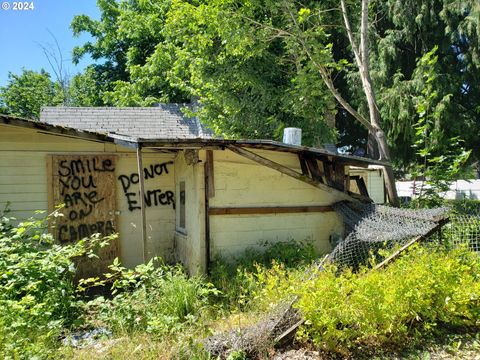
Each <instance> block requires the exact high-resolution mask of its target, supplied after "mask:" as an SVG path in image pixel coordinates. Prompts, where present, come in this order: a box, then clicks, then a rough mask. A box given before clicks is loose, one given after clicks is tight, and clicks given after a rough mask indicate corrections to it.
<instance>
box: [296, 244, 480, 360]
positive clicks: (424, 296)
mask: <svg viewBox="0 0 480 360" xmlns="http://www.w3.org/2000/svg"><path fill="white" fill-rule="evenodd" d="M479 277H480V258H479V257H478V255H477V254H475V253H472V252H469V251H467V250H465V249H462V248H460V249H455V250H451V251H449V250H447V249H446V248H440V247H439V246H424V247H416V248H415V249H414V250H411V251H410V252H409V253H408V254H407V255H404V256H402V257H401V258H399V259H397V260H396V261H395V262H394V263H392V264H390V265H389V266H388V267H387V268H386V269H383V270H373V271H371V270H367V269H366V268H365V269H363V270H361V271H360V272H359V273H353V272H351V271H345V272H343V273H341V274H340V275H338V274H337V269H335V267H333V266H330V267H327V268H326V269H325V271H324V272H322V273H319V274H318V275H317V276H315V277H313V278H312V279H311V280H308V281H304V282H303V283H302V284H301V285H300V286H299V287H298V289H297V290H294V291H293V293H295V294H297V295H298V296H299V301H298V303H297V306H298V309H299V310H300V311H301V312H302V314H303V315H304V317H305V319H306V321H305V325H304V326H303V328H302V330H301V333H300V337H301V338H303V339H305V340H307V339H309V340H311V341H313V343H314V344H315V345H316V346H318V347H320V348H321V349H324V350H326V351H329V352H339V353H344V354H347V353H350V352H351V351H354V349H356V348H358V347H367V348H368V347H370V348H375V347H377V346H381V347H383V348H388V347H389V346H397V347H401V346H402V344H404V343H406V342H407V340H415V339H420V338H421V337H423V336H425V335H427V334H430V333H432V332H433V331H434V330H435V329H436V328H437V327H438V326H439V325H440V324H447V325H449V326H479V325H480V323H479V319H480V282H479V280H480V279H479Z"/></svg>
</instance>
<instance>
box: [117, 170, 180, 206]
mask: <svg viewBox="0 0 480 360" xmlns="http://www.w3.org/2000/svg"><path fill="white" fill-rule="evenodd" d="M172 164H173V161H167V162H164V163H159V164H153V165H150V166H148V167H145V168H144V169H143V174H144V179H145V181H146V183H148V182H147V180H149V179H154V178H156V177H159V176H162V175H166V174H168V165H172ZM118 181H119V182H120V184H121V186H122V190H123V194H124V196H125V199H126V201H127V204H128V210H130V211H134V210H139V209H140V208H141V207H140V199H139V196H140V192H138V191H137V189H138V188H137V187H136V186H134V187H132V185H136V184H138V183H139V182H140V177H139V176H138V173H131V174H130V175H125V174H123V175H120V176H119V177H118ZM144 199H145V206H147V207H153V206H172V208H173V209H175V195H174V193H173V191H170V190H166V191H165V190H162V189H151V190H145V193H144Z"/></svg>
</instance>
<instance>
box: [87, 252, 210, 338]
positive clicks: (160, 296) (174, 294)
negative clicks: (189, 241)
mask: <svg viewBox="0 0 480 360" xmlns="http://www.w3.org/2000/svg"><path fill="white" fill-rule="evenodd" d="M154 261H156V259H154V260H152V261H150V262H149V263H147V264H142V265H139V266H137V267H136V268H135V269H133V270H128V269H125V268H123V267H122V266H120V264H119V263H118V260H116V261H115V262H114V264H113V265H112V266H111V270H113V273H111V274H107V277H111V278H113V279H115V280H114V282H113V286H112V290H113V298H111V299H106V298H104V297H99V298H96V299H94V300H93V301H92V302H90V310H91V311H92V315H93V316H94V318H95V319H96V320H97V321H98V320H99V321H101V322H103V323H104V324H105V325H106V326H108V327H109V328H110V329H112V330H113V331H114V332H116V333H120V334H121V333H134V332H141V331H146V332H147V333H150V334H152V335H154V336H158V337H161V336H164V335H169V334H175V333H178V332H180V331H182V330H185V329H186V328H187V327H188V326H197V325H199V324H200V323H201V322H200V321H199V320H200V319H201V318H202V316H204V315H205V314H207V313H208V312H209V311H210V310H211V305H210V297H211V296H212V295H215V294H217V293H218V292H217V290H216V289H215V288H214V287H213V285H212V284H210V283H207V282H205V281H204V279H203V278H201V277H188V275H187V274H186V273H185V272H184V270H183V269H182V268H181V267H180V266H165V265H160V266H154Z"/></svg>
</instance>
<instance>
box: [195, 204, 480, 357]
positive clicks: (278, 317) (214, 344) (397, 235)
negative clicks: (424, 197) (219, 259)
mask: <svg viewBox="0 0 480 360" xmlns="http://www.w3.org/2000/svg"><path fill="white" fill-rule="evenodd" d="M334 209H335V211H336V212H337V213H338V214H339V216H340V217H341V218H342V219H343V222H344V224H345V237H344V239H343V240H341V241H339V242H338V243H337V244H335V246H334V249H333V251H332V252H331V253H330V254H329V255H328V256H326V257H325V258H323V259H322V260H320V261H318V262H317V263H316V264H315V267H317V268H319V269H321V268H322V266H323V265H324V264H325V262H326V261H329V262H333V263H335V264H336V265H337V266H338V267H339V268H342V267H351V268H356V267H358V266H360V265H362V264H366V263H367V262H368V259H369V257H370V256H372V254H374V256H375V254H376V256H377V257H379V255H378V250H380V249H389V248H393V247H401V246H404V245H406V244H407V243H408V242H409V241H410V240H411V239H413V238H417V237H422V236H425V235H427V234H430V233H431V232H432V230H435V229H436V228H438V226H439V222H440V221H442V220H443V219H444V217H445V216H446V213H447V212H448V209H447V208H438V209H427V210H423V209H422V210H411V209H398V208H391V207H388V206H382V205H374V204H352V203H338V204H336V205H335V206H334ZM455 229H456V228H451V230H450V231H452V232H454V231H457V230H455ZM476 234H477V235H478V232H477V233H476ZM477 244H478V243H477ZM316 273H317V272H316V271H312V270H308V271H307V272H306V273H305V278H308V277H310V276H313V275H312V274H316ZM294 302H295V299H290V300H289V301H287V300H284V301H283V302H281V304H280V305H279V306H278V307H277V308H276V309H275V310H274V311H272V312H271V313H269V314H267V315H265V316H264V317H263V319H261V320H260V321H259V322H258V323H257V324H256V325H254V326H250V327H247V328H243V329H238V330H234V331H230V332H227V333H222V334H218V335H214V336H212V337H210V338H208V339H206V340H205V341H204V343H203V344H204V346H205V348H206V350H207V351H209V352H210V353H211V354H212V355H214V356H218V357H221V358H226V357H227V356H228V354H229V352H231V351H234V350H241V351H244V352H246V353H247V354H249V355H250V356H256V355H258V354H261V353H262V352H263V351H264V350H266V349H268V348H269V347H271V345H273V343H274V342H275V339H276V338H277V337H278V336H279V335H280V334H285V333H288V331H289V329H291V328H292V327H295V324H299V323H300V322H301V315H300V314H298V312H297V311H296V310H295V309H294V308H293V307H292V305H293V303H294Z"/></svg>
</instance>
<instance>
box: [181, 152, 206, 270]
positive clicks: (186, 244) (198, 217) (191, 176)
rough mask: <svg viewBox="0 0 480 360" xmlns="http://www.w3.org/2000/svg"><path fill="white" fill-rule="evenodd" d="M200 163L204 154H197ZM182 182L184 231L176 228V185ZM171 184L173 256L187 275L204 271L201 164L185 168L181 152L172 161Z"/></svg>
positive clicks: (203, 210) (203, 189)
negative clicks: (173, 169) (172, 183)
mask: <svg viewBox="0 0 480 360" xmlns="http://www.w3.org/2000/svg"><path fill="white" fill-rule="evenodd" d="M200 156H201V158H200V159H201V160H205V152H204V151H200ZM181 181H185V210H186V214H185V215H186V216H185V229H182V230H181V229H179V219H180V216H179V211H180V198H179V196H180V190H179V184H180V182H181ZM175 184H176V186H177V188H176V196H177V201H176V203H177V204H178V205H177V207H176V208H177V209H176V210H177V216H176V218H177V223H176V227H177V231H176V232H175V253H176V256H177V260H179V261H181V262H182V263H183V264H184V265H185V266H186V268H187V269H188V270H189V272H190V273H191V274H196V273H201V272H204V271H205V269H206V266H205V265H206V262H205V260H206V256H205V186H204V162H203V161H202V162H199V163H197V164H195V165H187V163H186V161H185V152H184V151H181V152H179V153H178V155H177V157H176V158H175Z"/></svg>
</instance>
